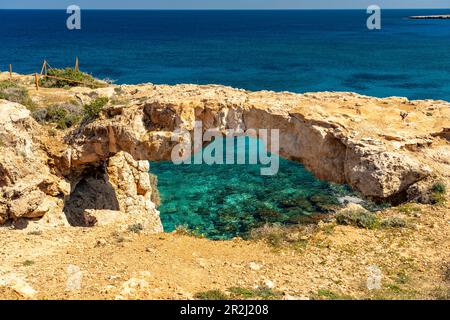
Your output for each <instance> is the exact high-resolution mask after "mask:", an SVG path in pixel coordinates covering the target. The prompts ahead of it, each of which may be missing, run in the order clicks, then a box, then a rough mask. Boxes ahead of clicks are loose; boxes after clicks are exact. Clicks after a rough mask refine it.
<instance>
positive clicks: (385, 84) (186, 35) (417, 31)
mask: <svg viewBox="0 0 450 320" xmlns="http://www.w3.org/2000/svg"><path fill="white" fill-rule="evenodd" d="M424 2H425V1H424ZM448 12H449V10H383V11H382V29H381V30H379V31H369V30H368V29H367V28H366V20H367V17H368V15H367V14H366V12H365V10H317V11H314V10H305V11H295V10H294V11H120V10H119V11H89V10H83V11H82V21H81V27H82V29H81V30H79V31H69V30H67V28H66V19H67V17H68V15H67V14H66V13H65V11H64V10H61V11H48V10H40V11H4V10H0V39H1V46H0V70H7V68H8V64H9V63H12V64H13V67H14V70H17V71H19V72H23V73H31V72H39V71H40V67H41V65H42V61H43V59H47V60H48V61H49V63H50V64H51V66H53V67H65V66H67V65H73V64H74V61H75V57H76V56H78V57H79V58H80V66H81V68H82V70H84V71H88V72H91V73H92V74H93V75H95V76H96V77H100V78H109V79H114V80H117V83H142V82H153V83H167V84H175V83H198V84H209V83H216V84H224V85H231V86H233V87H238V88H244V89H250V90H261V89H268V90H275V91H284V90H288V91H293V92H309V91H325V90H328V91H354V92H358V93H362V94H367V95H372V96H378V97H384V96H389V95H397V96H406V97H409V98H432V99H444V100H450V81H449V77H450V20H410V19H407V18H406V17H408V16H410V15H421V14H445V13H447V14H448Z"/></svg>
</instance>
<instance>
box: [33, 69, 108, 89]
mask: <svg viewBox="0 0 450 320" xmlns="http://www.w3.org/2000/svg"><path fill="white" fill-rule="evenodd" d="M47 75H49V76H53V77H58V78H64V79H68V80H60V79H54V78H47V77H44V78H42V79H41V80H40V86H42V87H45V88H66V87H78V86H82V85H85V86H87V87H89V88H99V87H103V86H104V84H103V83H101V82H100V81H98V80H96V79H95V78H94V77H93V76H91V75H90V74H87V73H85V72H82V71H76V70H75V69H74V68H66V69H50V70H48V73H47Z"/></svg>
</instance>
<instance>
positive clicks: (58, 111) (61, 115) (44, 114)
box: [32, 103, 83, 129]
mask: <svg viewBox="0 0 450 320" xmlns="http://www.w3.org/2000/svg"><path fill="white" fill-rule="evenodd" d="M32 116H33V118H34V119H35V120H36V121H37V122H39V123H54V124H56V126H57V128H58V129H67V128H71V127H73V126H74V125H76V124H78V123H79V122H80V120H81V119H82V117H83V112H82V109H81V108H80V106H79V105H78V104H77V103H61V104H55V105H52V106H50V107H48V108H47V109H38V110H36V111H34V112H33V113H32Z"/></svg>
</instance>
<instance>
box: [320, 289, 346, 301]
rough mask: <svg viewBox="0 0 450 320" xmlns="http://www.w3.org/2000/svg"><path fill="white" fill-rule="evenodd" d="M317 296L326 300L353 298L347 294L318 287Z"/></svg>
mask: <svg viewBox="0 0 450 320" xmlns="http://www.w3.org/2000/svg"><path fill="white" fill-rule="evenodd" d="M317 297H318V298H319V299H327V300H353V297H351V296H348V295H341V294H338V293H335V292H333V291H331V290H325V289H319V290H318V291H317Z"/></svg>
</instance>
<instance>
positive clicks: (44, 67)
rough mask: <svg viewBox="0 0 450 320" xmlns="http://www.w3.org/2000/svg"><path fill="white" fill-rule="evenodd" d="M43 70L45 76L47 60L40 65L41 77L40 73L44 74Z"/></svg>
mask: <svg viewBox="0 0 450 320" xmlns="http://www.w3.org/2000/svg"><path fill="white" fill-rule="evenodd" d="M44 70H45V74H47V60H44V63H43V64H42V69H41V76H42V73H43V72H44Z"/></svg>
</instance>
